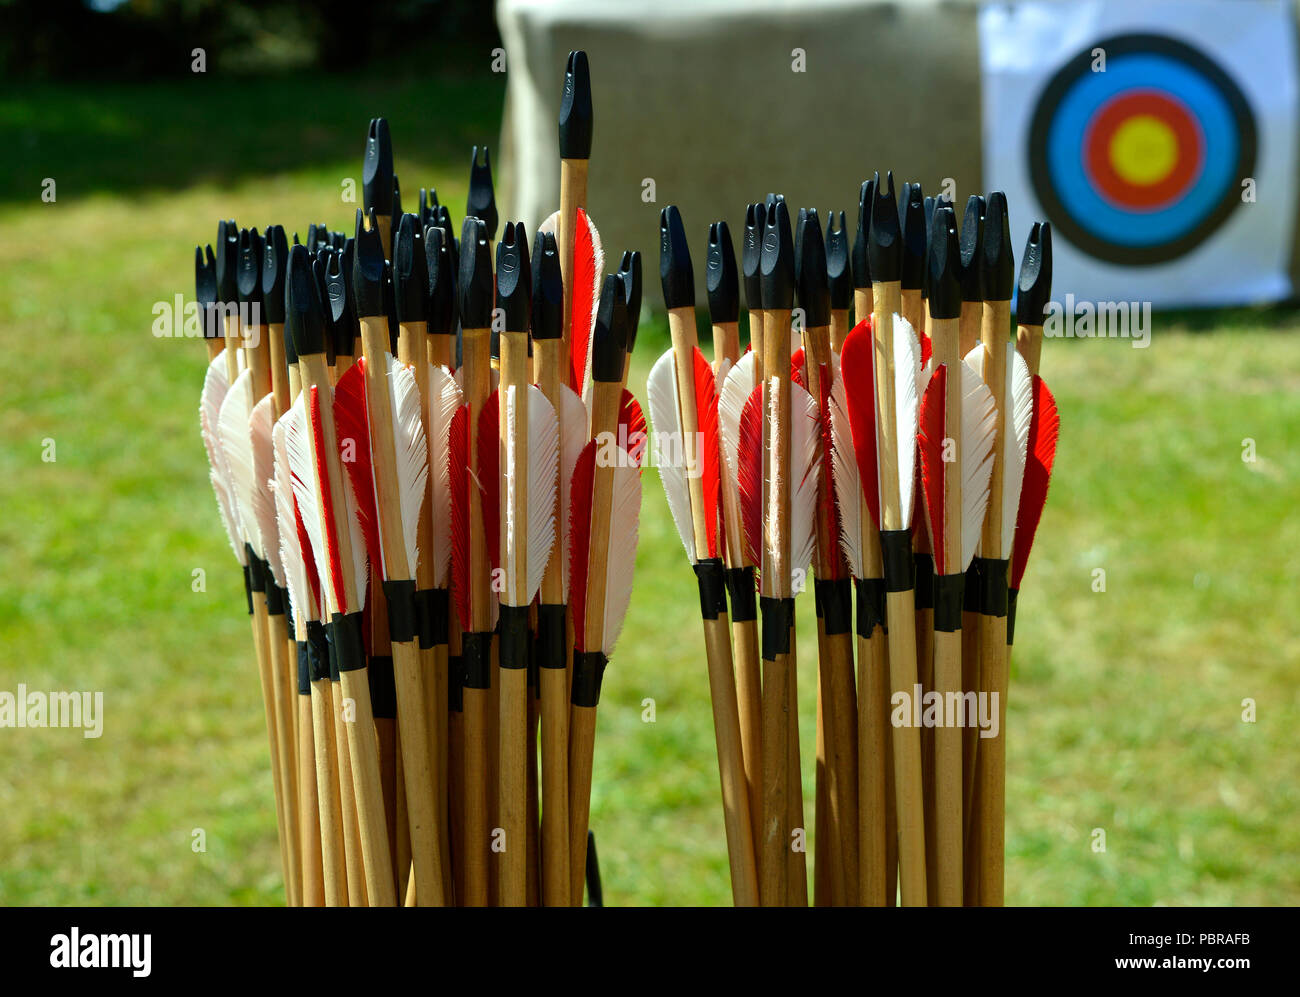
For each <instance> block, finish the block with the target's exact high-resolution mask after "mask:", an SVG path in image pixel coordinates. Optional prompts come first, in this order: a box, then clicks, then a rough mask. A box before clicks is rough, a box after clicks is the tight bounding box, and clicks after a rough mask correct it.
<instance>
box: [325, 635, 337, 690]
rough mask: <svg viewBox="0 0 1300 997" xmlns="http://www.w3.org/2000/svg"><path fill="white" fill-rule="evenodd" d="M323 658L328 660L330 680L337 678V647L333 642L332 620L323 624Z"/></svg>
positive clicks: (335, 680) (334, 680)
mask: <svg viewBox="0 0 1300 997" xmlns="http://www.w3.org/2000/svg"><path fill="white" fill-rule="evenodd" d="M325 650H326V655H325V660H326V661H328V662H329V669H330V681H331V682H337V681H338V680H339V649H338V647H337V646H336V645H335V643H334V621H333V620H331V621H330V622H329V623H326V624H325Z"/></svg>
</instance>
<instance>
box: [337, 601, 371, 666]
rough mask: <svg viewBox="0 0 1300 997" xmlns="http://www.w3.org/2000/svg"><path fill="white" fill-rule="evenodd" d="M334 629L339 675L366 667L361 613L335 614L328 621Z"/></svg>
mask: <svg viewBox="0 0 1300 997" xmlns="http://www.w3.org/2000/svg"><path fill="white" fill-rule="evenodd" d="M330 625H331V626H332V627H333V628H334V654H335V658H336V660H337V661H338V669H339V674H340V675H342V674H343V673H344V672H355V671H356V670H357V669H358V668H365V667H366V642H365V639H364V638H363V637H362V630H363V627H362V620H361V613H360V612H356V613H335V614H334V619H333V620H331V621H330Z"/></svg>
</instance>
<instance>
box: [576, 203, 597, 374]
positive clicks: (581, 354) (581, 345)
mask: <svg viewBox="0 0 1300 997" xmlns="http://www.w3.org/2000/svg"><path fill="white" fill-rule="evenodd" d="M574 228H575V231H574V238H573V280H571V281H570V282H569V287H570V288H572V294H573V316H572V318H571V319H570V324H569V363H570V367H571V371H572V375H573V382H572V383H571V384H570V385H569V387H571V388H573V390H574V391H576V392H577V393H578V394H582V384H583V381H584V380H586V377H587V352H588V350H590V348H591V321H592V316H593V315H594V314H595V312H594V309H595V307H596V300H595V298H594V297H593V295H594V293H595V290H594V289H595V284H596V246H595V243H594V242H593V241H592V238H591V220H590V219H588V218H587V212H585V211H583V210H582V209H581V208H579V209H578V220H577V222H576V224H575V226H574Z"/></svg>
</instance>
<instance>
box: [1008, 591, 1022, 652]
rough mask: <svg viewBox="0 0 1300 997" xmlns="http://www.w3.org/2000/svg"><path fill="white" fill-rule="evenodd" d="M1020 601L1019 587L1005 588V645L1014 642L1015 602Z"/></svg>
mask: <svg viewBox="0 0 1300 997" xmlns="http://www.w3.org/2000/svg"><path fill="white" fill-rule="evenodd" d="M1019 601H1020V589H1008V590H1007V647H1010V646H1011V645H1012V644H1014V643H1015V642H1016V603H1017V602H1019Z"/></svg>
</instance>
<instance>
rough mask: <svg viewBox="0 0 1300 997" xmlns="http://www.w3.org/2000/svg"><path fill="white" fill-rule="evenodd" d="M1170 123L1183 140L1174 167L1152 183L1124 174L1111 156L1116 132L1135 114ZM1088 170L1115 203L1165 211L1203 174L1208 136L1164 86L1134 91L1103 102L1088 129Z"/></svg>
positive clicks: (1124, 206) (1179, 144) (1177, 137)
mask: <svg viewBox="0 0 1300 997" xmlns="http://www.w3.org/2000/svg"><path fill="white" fill-rule="evenodd" d="M1139 114H1146V115H1150V116H1151V117H1153V118H1157V119H1158V120H1160V121H1162V122H1164V123H1165V124H1166V125H1168V126H1169V128H1170V130H1172V131H1173V133H1174V137H1175V139H1176V140H1177V142H1178V153H1177V157H1176V158H1175V160H1174V166H1173V169H1172V170H1170V171H1169V173H1168V174H1167V175H1166V176H1164V177H1162V178H1161V179H1160V180H1158V181H1156V182H1155V183H1152V184H1135V183H1133V182H1132V181H1130V180H1126V179H1124V178H1123V177H1121V176H1120V175H1119V174H1118V173H1117V172H1116V171H1115V167H1114V165H1113V164H1112V163H1111V160H1110V143H1111V139H1112V138H1113V137H1114V135H1115V132H1116V131H1118V130H1119V128H1120V126H1121V125H1122V124H1124V122H1125V121H1127V120H1129V119H1130V118H1132V117H1134V116H1135V115H1139ZM1083 149H1084V169H1085V170H1086V172H1087V173H1088V175H1089V177H1090V178H1091V179H1092V182H1093V185H1094V186H1095V187H1096V188H1097V190H1098V192H1099V193H1100V194H1101V195H1102V196H1103V197H1104V198H1105V199H1106V200H1108V201H1110V202H1111V203H1112V204H1114V205H1116V206H1117V207H1120V208H1125V209H1128V210H1130V211H1143V212H1147V211H1159V210H1160V209H1161V208H1165V207H1168V206H1169V205H1170V204H1172V203H1173V202H1174V201H1176V200H1177V199H1178V198H1179V197H1181V196H1182V195H1183V194H1184V193H1185V192H1186V191H1187V189H1188V188H1189V187H1191V186H1192V184H1193V183H1195V182H1196V179H1197V177H1198V176H1200V173H1201V170H1202V168H1203V166H1204V162H1205V139H1204V137H1203V135H1202V133H1201V127H1200V124H1199V123H1198V122H1197V120H1196V118H1195V116H1194V115H1193V114H1192V113H1191V112H1190V111H1189V110H1188V109H1187V106H1186V105H1185V104H1183V103H1182V102H1181V101H1179V100H1177V99H1176V98H1173V97H1171V96H1170V95H1169V94H1167V93H1162V92H1160V91H1158V90H1130V91H1128V92H1127V93H1123V94H1120V95H1118V96H1116V97H1113V98H1112V99H1111V100H1109V101H1107V102H1106V103H1105V104H1103V105H1102V106H1101V107H1100V108H1099V109H1098V111H1097V113H1096V114H1094V115H1093V117H1092V120H1091V121H1089V122H1088V127H1087V129H1086V130H1085V132H1084V139H1083Z"/></svg>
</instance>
